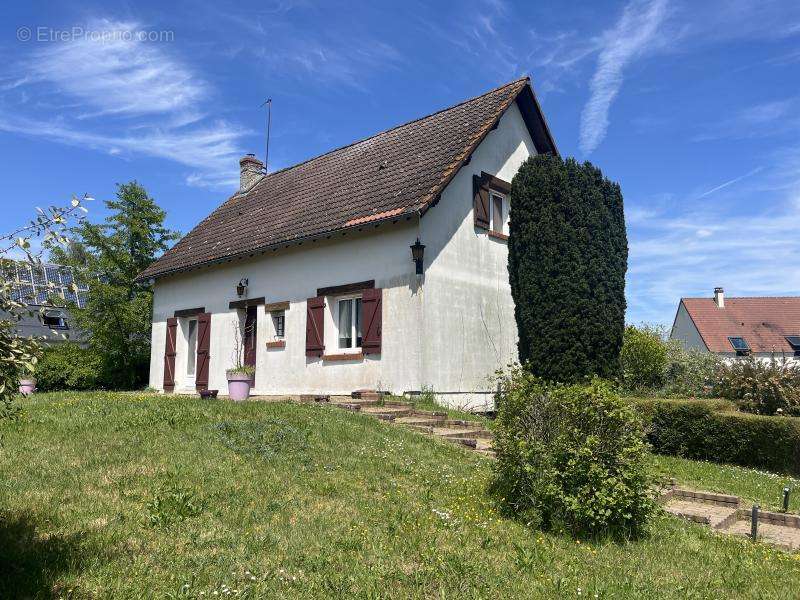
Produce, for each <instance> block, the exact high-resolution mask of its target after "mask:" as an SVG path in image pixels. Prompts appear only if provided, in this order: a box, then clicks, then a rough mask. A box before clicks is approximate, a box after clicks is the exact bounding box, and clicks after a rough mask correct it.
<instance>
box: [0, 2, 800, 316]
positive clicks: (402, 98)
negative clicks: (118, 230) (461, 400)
mask: <svg viewBox="0 0 800 600" xmlns="http://www.w3.org/2000/svg"><path fill="white" fill-rule="evenodd" d="M168 6H169V8H168V9H165V8H164V7H165V5H164V3H162V2H147V1H138V2H124V3H118V4H116V3H114V2H109V1H104V2H81V1H74V2H70V3H62V5H59V6H57V5H55V3H44V2H34V1H26V2H12V1H7V2H4V3H3V6H2V8H0V15H2V27H1V28H0V56H2V57H3V59H4V60H3V61H2V63H0V163H2V165H3V167H2V171H1V172H2V182H3V188H4V189H3V196H2V197H3V199H2V201H0V202H2V215H3V217H2V226H0V230H3V231H5V230H9V229H11V228H12V227H13V226H15V225H17V224H20V223H22V222H23V221H25V220H27V219H28V218H29V217H30V216H31V215H32V213H33V210H34V207H35V206H41V205H47V204H53V203H65V202H67V201H68V200H69V198H70V196H71V194H77V195H81V194H83V193H84V192H89V193H90V194H92V195H93V196H94V197H96V198H97V199H98V202H95V203H93V204H92V205H90V206H89V208H90V216H91V218H92V219H100V218H102V217H103V216H104V213H103V210H102V206H101V205H100V202H99V200H101V199H104V198H108V197H110V196H112V195H113V193H114V190H115V183H117V182H126V181H129V180H131V179H137V180H139V181H140V182H141V183H142V184H144V185H145V187H146V188H147V189H148V191H149V192H150V194H151V195H152V196H153V197H154V198H156V200H157V201H158V202H159V203H160V204H161V205H162V206H163V207H164V208H165V209H166V210H167V211H168V215H169V216H168V224H169V225H170V226H171V227H173V228H175V229H178V230H180V231H183V232H187V231H188V230H189V229H190V228H191V227H192V226H193V225H194V224H195V223H197V222H198V221H199V220H200V219H202V218H203V217H204V216H206V215H207V214H208V213H209V212H210V211H211V210H213V209H214V208H215V207H216V206H217V205H218V204H219V203H221V202H222V201H223V200H224V199H225V198H226V197H227V196H228V194H229V193H230V192H231V191H233V189H235V186H236V184H237V180H238V159H239V157H240V156H241V155H242V154H243V153H245V152H256V153H258V154H259V155H260V156H263V152H264V150H263V148H264V142H263V130H264V113H263V109H260V108H259V105H260V104H261V103H262V102H263V101H264V99H265V98H266V97H268V96H270V97H272V98H273V102H274V111H273V129H272V133H273V135H272V144H271V149H270V163H271V165H270V166H271V169H277V168H280V167H284V166H288V165H291V164H293V163H295V162H298V161H300V160H303V159H305V158H308V157H311V156H314V155H317V154H319V153H321V152H324V151H326V150H329V149H331V148H334V147H336V146H340V145H342V144H346V143H348V142H350V141H352V140H355V139H358V138H361V137H364V136H367V135H370V134H372V133H374V132H377V131H380V130H383V129H386V128H387V127H390V126H393V125H396V124H399V123H402V122H404V121H407V120H410V119H413V118H415V117H418V116H421V115H424V114H427V113H430V112H432V111H434V110H437V109H439V108H443V107H446V106H449V105H451V104H454V103H456V102H459V101H461V100H463V99H465V98H468V97H471V96H474V95H477V94H479V93H482V92H483V91H486V90H488V89H490V88H492V87H495V86H497V85H500V84H502V83H504V82H506V81H509V80H512V79H514V78H517V77H519V76H521V75H525V74H528V75H530V76H531V77H532V80H533V84H534V88H535V90H536V91H537V94H538V95H539V99H540V101H541V103H542V106H543V109H544V112H545V114H546V116H547V119H548V121H549V123H550V126H551V129H552V130H553V133H554V136H555V138H556V141H557V143H558V145H559V149H560V151H561V153H562V154H563V155H565V156H569V155H574V156H576V157H577V158H578V159H580V160H584V159H588V160H591V161H592V162H594V163H595V164H596V165H598V166H599V167H601V168H602V169H603V170H604V172H605V173H606V174H607V175H608V176H609V177H611V178H613V179H615V180H617V181H619V182H620V184H621V185H622V190H623V193H624V195H625V203H626V215H627V222H628V235H629V242H630V250H631V252H630V263H629V275H628V304H629V310H628V320H629V321H631V322H641V321H647V322H652V323H663V324H670V323H671V321H672V318H673V316H674V311H675V307H676V304H677V300H678V298H679V297H680V296H692V295H704V296H709V295H710V294H711V290H712V288H713V287H714V286H716V285H723V286H724V287H725V288H726V292H727V293H729V294H732V295H789V294H799V293H800V268H798V265H800V238H799V236H798V231H800V135H799V134H800V3H797V2H796V1H783V2H781V1H752V2H750V1H743V0H726V1H715V0H707V1H704V2H688V1H681V0H646V1H633V2H608V3H604V2H592V3H586V2H574V3H569V2H529V1H526V2H518V3H515V2H511V1H510V0H467V1H465V2H462V3H459V4H458V5H455V4H453V3H441V4H435V3H421V2H414V1H407V2H402V3H397V2H386V3H382V2H377V1H371V2H364V3H361V4H357V3H354V2H319V3H317V2H310V1H307V2H304V1H292V0H284V1H277V2H273V1H270V0H262V1H260V2H254V3H241V2H235V3H234V2H230V3H228V2H224V1H217V2H213V3H212V2H208V3H192V2H181V1H179V0H177V1H175V2H171V3H169V4H168ZM456 6H457V8H456ZM25 28H27V29H25ZM28 34H29V35H30V39H25V38H26V37H27V36H28Z"/></svg>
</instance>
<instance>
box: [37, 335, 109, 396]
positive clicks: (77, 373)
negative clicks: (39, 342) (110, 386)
mask: <svg viewBox="0 0 800 600" xmlns="http://www.w3.org/2000/svg"><path fill="white" fill-rule="evenodd" d="M102 371H103V359H102V357H101V356H100V355H99V354H98V353H97V352H95V351H94V350H90V349H88V348H81V347H80V346H79V345H78V344H73V343H70V342H62V343H61V344H58V345H54V346H49V347H47V348H45V349H44V352H43V353H42V357H41V359H40V360H39V362H38V363H37V364H36V386H37V387H38V388H39V389H40V390H42V391H47V392H51V391H59V390H91V389H96V388H98V387H100V386H101V384H102V381H103V380H102V376H103V375H102Z"/></svg>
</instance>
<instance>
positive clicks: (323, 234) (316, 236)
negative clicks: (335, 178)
mask: <svg viewBox="0 0 800 600" xmlns="http://www.w3.org/2000/svg"><path fill="white" fill-rule="evenodd" d="M417 213H418V211H417V210H416V209H413V208H412V207H406V210H405V211H404V212H402V213H399V214H389V215H387V216H385V217H381V218H376V219H372V220H370V221H368V222H358V223H354V224H352V225H346V226H340V227H336V228H334V229H328V230H325V231H320V232H317V233H313V234H309V235H304V236H300V237H296V238H292V239H290V240H281V241H279V242H275V243H273V244H268V245H267V246H260V247H258V248H251V249H249V250H243V251H241V252H237V253H235V254H229V255H227V256H223V257H220V258H215V259H212V260H207V261H203V262H200V263H195V264H192V265H187V266H183V267H174V268H172V269H167V270H164V271H160V272H157V273H154V274H149V273H147V271H148V269H149V268H150V267H148V268H147V269H145V270H144V271H142V272H141V273H139V275H137V276H136V279H135V281H137V282H142V281H144V280H146V279H160V278H162V277H169V276H171V275H177V274H178V273H185V272H187V271H194V270H195V269H204V268H207V267H212V266H214V265H221V264H222V263H226V262H231V261H234V260H241V259H244V258H248V257H251V256H255V255H257V254H265V253H267V252H269V251H270V250H278V249H279V248H281V247H286V248H288V247H290V246H295V245H300V244H302V243H305V242H310V241H317V240H320V239H323V238H327V237H330V236H331V235H333V234H334V233H340V232H342V231H345V232H348V231H351V230H354V229H355V230H358V229H363V228H364V227H366V226H368V225H370V226H371V225H374V226H376V227H377V226H379V225H382V224H383V223H386V222H387V221H399V220H400V219H402V218H403V217H406V218H407V219H410V218H411V217H412V216H413V215H414V214H417ZM155 264H156V263H155V262H154V263H153V265H155Z"/></svg>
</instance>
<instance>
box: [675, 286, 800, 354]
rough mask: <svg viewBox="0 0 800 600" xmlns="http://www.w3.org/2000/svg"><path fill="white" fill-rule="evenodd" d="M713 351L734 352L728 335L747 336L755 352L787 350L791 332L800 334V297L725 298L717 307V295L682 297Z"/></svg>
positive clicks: (704, 339) (698, 328) (788, 352)
mask: <svg viewBox="0 0 800 600" xmlns="http://www.w3.org/2000/svg"><path fill="white" fill-rule="evenodd" d="M681 302H683V305H684V306H685V307H686V310H687V312H688V313H689V316H690V317H691V318H692V321H694V324H695V327H697V330H698V331H699V332H700V336H701V337H702V338H703V341H704V342H705V343H706V346H708V349H709V350H710V351H711V352H733V351H734V350H733V348H732V347H731V344H730V342H729V341H728V336H739V337H743V338H744V339H745V340H746V341H747V343H748V345H749V346H750V349H751V350H752V351H753V352H776V353H781V352H786V353H787V354H789V355H791V354H792V352H793V351H792V347H791V346H790V345H789V343H788V342H787V341H786V336H787V335H800V297H782V298H775V297H773V298H770V297H755V298H725V303H724V305H725V306H724V308H717V305H716V304H715V303H714V299H713V298H683V299H681Z"/></svg>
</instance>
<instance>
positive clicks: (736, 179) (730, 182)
mask: <svg viewBox="0 0 800 600" xmlns="http://www.w3.org/2000/svg"><path fill="white" fill-rule="evenodd" d="M763 170H764V167H756V168H755V169H753V170H752V171H749V172H747V173H745V174H744V175H739V177H734V178H733V179H730V180H728V181H726V182H724V183H721V184H719V185H716V186H714V187H713V188H711V189H710V190H707V191H705V192H703V193H702V194H700V195H699V196H698V197H697V198H696V199H697V200H700V199H701V198H705V197H707V196H710V195H711V194H714V193H716V192H718V191H720V190H724V189H725V188H726V187H729V186H731V185H734V184H735V183H739V182H740V181H742V180H743V179H747V178H748V177H752V176H753V175H755V174H756V173H760V172H761V171H763Z"/></svg>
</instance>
